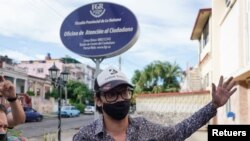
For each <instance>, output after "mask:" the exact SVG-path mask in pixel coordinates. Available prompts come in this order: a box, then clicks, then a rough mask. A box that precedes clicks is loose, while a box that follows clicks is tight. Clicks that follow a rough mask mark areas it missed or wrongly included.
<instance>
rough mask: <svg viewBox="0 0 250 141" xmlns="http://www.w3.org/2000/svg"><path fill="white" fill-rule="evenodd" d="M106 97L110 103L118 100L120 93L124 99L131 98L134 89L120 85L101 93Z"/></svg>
mask: <svg viewBox="0 0 250 141" xmlns="http://www.w3.org/2000/svg"><path fill="white" fill-rule="evenodd" d="M101 95H103V96H104V97H105V99H106V101H107V102H108V103H113V102H116V101H117V99H118V96H119V95H120V96H121V97H122V99H124V100H130V99H131V98H132V95H133V89H132V88H130V87H124V86H123V87H118V88H115V89H114V90H110V91H108V92H103V93H101Z"/></svg>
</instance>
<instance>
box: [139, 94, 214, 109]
mask: <svg viewBox="0 0 250 141" xmlns="http://www.w3.org/2000/svg"><path fill="white" fill-rule="evenodd" d="M210 101H211V96H210V94H209V91H203V92H183V93H162V94H140V95H138V96H137V97H136V111H137V112H156V113H160V114H164V113H194V112H196V111H198V110H199V109H200V108H201V107H203V106H204V105H206V104H207V103H208V102H210Z"/></svg>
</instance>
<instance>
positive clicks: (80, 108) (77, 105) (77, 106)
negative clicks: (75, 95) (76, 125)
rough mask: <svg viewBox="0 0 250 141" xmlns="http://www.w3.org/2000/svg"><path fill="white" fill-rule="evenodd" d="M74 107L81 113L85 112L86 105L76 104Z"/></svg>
mask: <svg viewBox="0 0 250 141" xmlns="http://www.w3.org/2000/svg"><path fill="white" fill-rule="evenodd" d="M73 105H74V106H75V107H76V108H77V109H78V110H79V111H80V112H81V113H83V112H84V108H85V105H84V104H80V103H74V104H73Z"/></svg>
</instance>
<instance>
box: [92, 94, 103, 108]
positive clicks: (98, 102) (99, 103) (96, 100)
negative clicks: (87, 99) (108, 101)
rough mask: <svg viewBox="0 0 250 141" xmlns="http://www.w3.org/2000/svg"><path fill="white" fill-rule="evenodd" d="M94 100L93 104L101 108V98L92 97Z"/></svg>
mask: <svg viewBox="0 0 250 141" xmlns="http://www.w3.org/2000/svg"><path fill="white" fill-rule="evenodd" d="M94 98H95V103H96V105H97V106H98V107H101V106H102V100H101V98H98V97H96V96H95V97H94Z"/></svg>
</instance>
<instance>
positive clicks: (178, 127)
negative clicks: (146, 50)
mask: <svg viewBox="0 0 250 141" xmlns="http://www.w3.org/2000/svg"><path fill="white" fill-rule="evenodd" d="M235 85H236V82H235V81H234V80H233V77H230V78H229V79H228V80H227V81H225V82H224V78H223V76H221V77H220V80H219V84H218V85H217V86H216V85H215V84H214V83H212V100H211V102H209V103H208V104H207V105H205V106H204V107H203V108H201V109H200V110H198V111H197V112H195V113H194V114H193V115H191V116H190V117H188V118H186V119H184V120H183V121H181V122H179V123H177V124H175V125H170V126H163V125H160V124H156V123H153V122H151V121H148V120H147V119H146V118H144V117H135V118H132V117H130V116H129V114H128V113H129V108H130V100H131V97H132V94H133V86H132V85H131V84H130V83H129V82H128V80H127V77H126V76H125V74H124V73H122V72H121V71H119V70H117V69H115V68H112V67H110V68H108V69H106V70H104V71H102V72H101V73H100V74H99V75H98V76H97V78H96V80H95V85H94V89H95V92H96V95H95V102H96V106H97V111H98V112H100V113H101V114H100V118H99V119H96V120H95V121H94V122H93V123H91V124H89V125H87V126H84V127H81V128H80V129H79V131H78V132H77V133H76V134H75V135H74V136H73V141H125V140H126V141H149V140H157V141H184V140H185V139H186V138H188V137H189V136H190V135H192V134H193V133H194V132H195V131H197V130H198V129H199V128H200V127H202V126H203V125H205V124H206V123H207V122H208V121H209V120H210V119H211V118H212V117H214V116H215V115H216V113H217V108H219V107H221V106H223V105H224V104H225V103H226V102H227V101H228V99H229V98H230V96H231V95H232V94H233V93H234V92H235V91H236V90H237V89H236V88H234V86H235Z"/></svg>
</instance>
